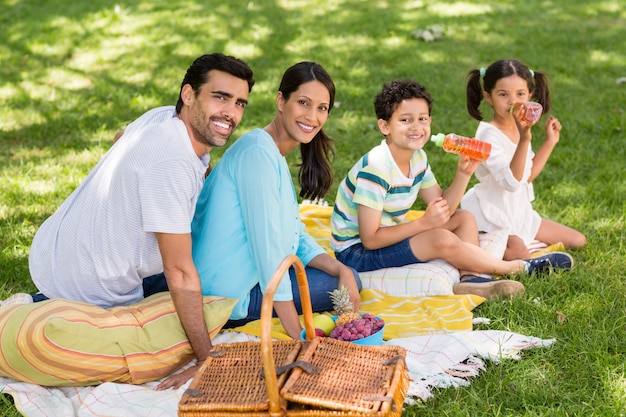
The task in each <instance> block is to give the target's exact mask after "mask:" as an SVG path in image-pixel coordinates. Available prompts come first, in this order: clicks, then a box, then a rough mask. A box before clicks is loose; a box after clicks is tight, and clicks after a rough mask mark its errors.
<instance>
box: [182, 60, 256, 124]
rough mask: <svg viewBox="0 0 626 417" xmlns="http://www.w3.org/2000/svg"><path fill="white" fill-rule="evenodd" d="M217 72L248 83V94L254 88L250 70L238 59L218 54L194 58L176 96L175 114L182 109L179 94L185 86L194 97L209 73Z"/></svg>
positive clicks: (205, 81)
mask: <svg viewBox="0 0 626 417" xmlns="http://www.w3.org/2000/svg"><path fill="white" fill-rule="evenodd" d="M211 70H218V71H223V72H227V73H228V74H230V75H233V76H235V77H237V78H241V79H242V80H245V81H247V82H248V92H250V91H252V87H253V86H254V78H253V73H252V69H250V67H249V66H248V64H246V63H245V62H244V61H242V60H241V59H239V58H235V57H234V56H229V55H224V54H221V53H219V52H216V53H213V54H206V55H202V56H200V57H198V58H196V60H195V61H193V64H191V66H190V67H189V68H188V69H187V73H186V74H185V78H183V82H182V83H181V84H180V93H179V94H178V102H177V103H176V113H180V111H181V110H182V108H183V98H182V97H181V93H182V91H183V87H184V86H185V84H189V85H190V86H191V88H192V89H193V92H194V94H195V96H196V97H198V94H200V89H201V88H202V86H203V85H204V84H206V83H207V82H208V81H209V71H211Z"/></svg>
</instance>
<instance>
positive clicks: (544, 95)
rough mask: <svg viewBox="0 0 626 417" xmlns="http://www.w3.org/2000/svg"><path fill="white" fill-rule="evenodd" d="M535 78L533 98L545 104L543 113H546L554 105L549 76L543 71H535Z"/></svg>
mask: <svg viewBox="0 0 626 417" xmlns="http://www.w3.org/2000/svg"><path fill="white" fill-rule="evenodd" d="M534 79H535V90H534V91H533V98H534V99H535V100H536V101H537V102H539V103H540V104H541V105H542V106H543V113H544V114H546V113H548V112H549V111H550V108H551V107H552V103H551V101H550V88H549V87H548V78H547V76H546V75H545V74H544V73H543V72H539V71H535V75H534Z"/></svg>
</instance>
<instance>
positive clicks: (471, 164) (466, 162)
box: [456, 156, 480, 176]
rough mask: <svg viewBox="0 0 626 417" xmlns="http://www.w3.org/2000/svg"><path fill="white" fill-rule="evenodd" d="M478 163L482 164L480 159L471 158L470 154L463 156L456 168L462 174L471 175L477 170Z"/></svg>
mask: <svg viewBox="0 0 626 417" xmlns="http://www.w3.org/2000/svg"><path fill="white" fill-rule="evenodd" d="M478 165H480V161H478V160H476V159H471V158H470V157H468V156H463V157H461V159H459V163H458V165H457V168H456V170H457V172H459V173H461V174H465V175H467V176H471V175H472V174H473V173H474V171H476V168H478Z"/></svg>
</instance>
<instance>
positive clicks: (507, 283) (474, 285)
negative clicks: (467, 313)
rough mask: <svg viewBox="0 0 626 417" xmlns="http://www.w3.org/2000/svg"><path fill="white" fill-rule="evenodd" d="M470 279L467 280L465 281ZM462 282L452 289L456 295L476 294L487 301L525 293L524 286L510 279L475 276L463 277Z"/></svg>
mask: <svg viewBox="0 0 626 417" xmlns="http://www.w3.org/2000/svg"><path fill="white" fill-rule="evenodd" d="M464 277H468V278H467V279H463V278H464ZM461 279H463V280H462V281H461V282H459V283H458V284H456V285H455V286H454V287H452V291H453V292H454V293H455V294H474V295H479V296H481V297H483V298H486V299H487V300H491V299H492V298H498V297H511V296H513V295H515V294H522V293H524V290H525V288H524V284H522V283H521V282H518V281H513V280H508V279H491V278H485V277H477V276H475V275H463V276H462V277H461Z"/></svg>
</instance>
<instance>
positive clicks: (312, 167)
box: [278, 62, 335, 199]
mask: <svg viewBox="0 0 626 417" xmlns="http://www.w3.org/2000/svg"><path fill="white" fill-rule="evenodd" d="M309 81H319V82H321V83H322V84H324V85H325V86H326V88H327V89H328V93H329V94H330V103H329V104H328V112H329V113H330V110H332V108H333V104H334V102H335V83H334V82H333V80H332V78H331V77H330V75H329V74H328V73H327V72H326V70H325V69H324V68H323V67H322V66H321V65H320V64H318V63H315V62H299V63H297V64H295V65H293V66H291V67H289V68H288V69H287V71H285V74H284V75H283V79H282V80H281V82H280V87H279V88H278V91H280V92H281V93H282V95H283V97H284V98H285V100H289V96H290V95H291V93H293V92H294V91H296V90H297V89H298V88H299V87H300V86H301V85H302V84H305V83H308V82H309ZM300 154H301V158H302V162H301V163H300V164H299V165H298V166H299V167H300V172H299V173H298V182H299V183H300V197H302V198H308V199H316V198H323V197H324V195H326V193H327V192H328V189H329V188H330V186H331V185H332V183H333V168H332V161H333V159H334V157H335V149H334V147H333V140H332V139H331V138H330V137H329V136H328V135H326V133H325V132H324V129H320V131H319V132H318V133H317V135H315V137H314V138H313V140H312V141H311V142H309V143H306V144H305V143H302V144H300Z"/></svg>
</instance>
